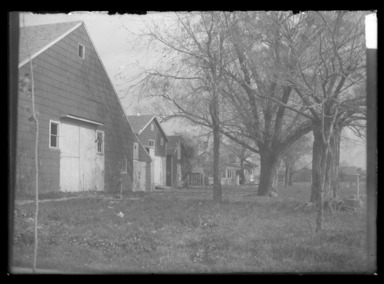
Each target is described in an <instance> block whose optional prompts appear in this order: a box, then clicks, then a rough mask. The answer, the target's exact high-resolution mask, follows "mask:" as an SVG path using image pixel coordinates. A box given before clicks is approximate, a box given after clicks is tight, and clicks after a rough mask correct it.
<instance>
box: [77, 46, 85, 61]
mask: <svg viewBox="0 0 384 284" xmlns="http://www.w3.org/2000/svg"><path fill="white" fill-rule="evenodd" d="M81 47H82V51H83V56H81V55H80V50H81ZM77 55H78V56H79V57H80V58H82V59H85V46H84V45H83V44H81V43H79V47H78V49H77Z"/></svg>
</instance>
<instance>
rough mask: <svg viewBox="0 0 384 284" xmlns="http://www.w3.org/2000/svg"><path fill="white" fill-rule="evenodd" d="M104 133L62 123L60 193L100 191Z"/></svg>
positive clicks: (86, 126)
mask: <svg viewBox="0 0 384 284" xmlns="http://www.w3.org/2000/svg"><path fill="white" fill-rule="evenodd" d="M103 144H104V133H103V132H102V131H98V130H97V129H96V126H95V125H92V124H86V123H81V122H76V121H75V122H72V121H62V122H61V129H60V191H64V192H76V191H90V190H97V191H100V190H103V189H104V145H103Z"/></svg>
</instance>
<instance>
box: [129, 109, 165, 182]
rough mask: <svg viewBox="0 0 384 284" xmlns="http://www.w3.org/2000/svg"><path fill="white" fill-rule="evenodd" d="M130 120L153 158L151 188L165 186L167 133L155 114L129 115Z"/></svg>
mask: <svg viewBox="0 0 384 284" xmlns="http://www.w3.org/2000/svg"><path fill="white" fill-rule="evenodd" d="M128 120H129V122H130V124H131V126H132V128H133V131H134V133H135V134H136V136H137V137H138V138H139V140H140V141H141V143H142V144H143V146H144V147H145V149H146V150H147V152H148V153H149V155H150V157H151V159H152V163H151V171H150V173H151V174H150V176H151V180H152V186H151V189H152V190H153V189H154V188H155V186H165V185H166V157H167V142H168V138H167V135H166V134H165V132H164V130H163V128H162V127H161V125H160V123H159V122H158V120H157V119H156V117H155V116H154V115H131V116H128Z"/></svg>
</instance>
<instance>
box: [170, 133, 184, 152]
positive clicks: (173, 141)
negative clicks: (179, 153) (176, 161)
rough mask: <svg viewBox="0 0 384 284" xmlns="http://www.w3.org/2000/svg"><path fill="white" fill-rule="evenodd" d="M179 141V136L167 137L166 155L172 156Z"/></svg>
mask: <svg viewBox="0 0 384 284" xmlns="http://www.w3.org/2000/svg"><path fill="white" fill-rule="evenodd" d="M180 141H181V136H180V135H172V136H168V145H167V154H168V155H170V154H173V153H175V151H176V147H177V145H178V144H179V143H180Z"/></svg>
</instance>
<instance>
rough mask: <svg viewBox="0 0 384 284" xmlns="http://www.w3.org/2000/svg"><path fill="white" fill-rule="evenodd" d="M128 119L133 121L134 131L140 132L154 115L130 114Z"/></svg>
mask: <svg viewBox="0 0 384 284" xmlns="http://www.w3.org/2000/svg"><path fill="white" fill-rule="evenodd" d="M127 117H128V120H129V122H130V123H131V126H132V128H133V131H135V133H140V132H141V131H142V130H143V129H144V128H145V126H146V125H147V124H148V123H149V122H150V121H152V119H153V118H154V117H155V116H154V115H128V116H127Z"/></svg>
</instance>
